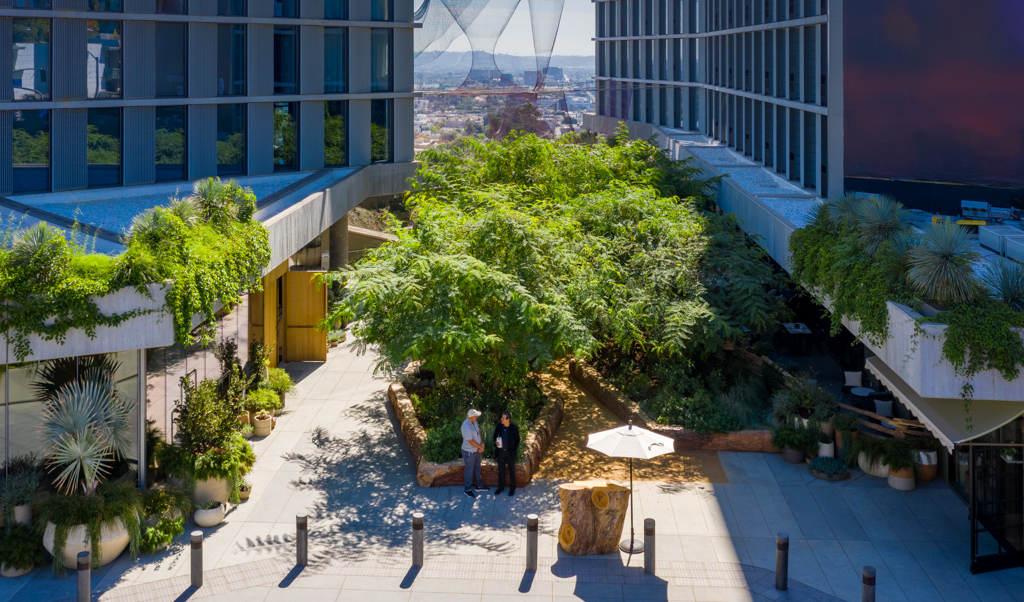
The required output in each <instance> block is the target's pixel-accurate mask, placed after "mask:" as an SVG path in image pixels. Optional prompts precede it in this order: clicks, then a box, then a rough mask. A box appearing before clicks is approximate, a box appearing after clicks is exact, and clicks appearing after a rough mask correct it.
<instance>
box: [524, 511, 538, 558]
mask: <svg viewBox="0 0 1024 602" xmlns="http://www.w3.org/2000/svg"><path fill="white" fill-rule="evenodd" d="M539 526H540V518H539V517H538V516H537V515H536V514H527V515H526V570H528V571H536V570H537V529H538V527H539Z"/></svg>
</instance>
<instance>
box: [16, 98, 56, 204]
mask: <svg viewBox="0 0 1024 602" xmlns="http://www.w3.org/2000/svg"><path fill="white" fill-rule="evenodd" d="M13 150H14V192H34V191H39V190H49V189H50V112H49V111H45V110H44V111H14V149H13Z"/></svg>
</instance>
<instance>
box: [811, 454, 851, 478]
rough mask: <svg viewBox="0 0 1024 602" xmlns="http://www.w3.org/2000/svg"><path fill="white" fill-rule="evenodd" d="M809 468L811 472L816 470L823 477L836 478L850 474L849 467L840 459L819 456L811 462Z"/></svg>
mask: <svg viewBox="0 0 1024 602" xmlns="http://www.w3.org/2000/svg"><path fill="white" fill-rule="evenodd" d="M808 466H809V467H810V468H811V470H816V471H818V472H820V473H821V474H823V475H827V476H830V477H834V476H837V475H841V474H846V473H848V472H849V467H848V466H847V465H846V462H843V461H842V460H840V459H839V458H826V457H824V456H818V457H817V458H814V459H812V460H811V462H810V464H808Z"/></svg>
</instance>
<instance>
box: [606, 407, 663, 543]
mask: <svg viewBox="0 0 1024 602" xmlns="http://www.w3.org/2000/svg"><path fill="white" fill-rule="evenodd" d="M675 443H676V442H675V440H673V439H669V438H668V437H665V436H664V435H659V434H657V433H652V432H651V431H649V430H647V429H642V428H640V427H638V426H633V421H632V420H630V421H629V424H628V425H626V426H620V427H618V428H614V429H611V430H607V431H601V432H599V433H591V434H590V435H588V436H587V447H589V448H590V449H593V450H596V451H599V452H601V453H602V454H604V455H606V456H611V457H613V458H629V539H628V540H626V539H624V540H622V542H621V543H619V549H620V550H622V551H623V552H628V553H630V554H639V553H641V552H643V551H644V544H643V542H640V541H636V539H634V538H633V458H637V459H640V460H650V459H651V458H655V457H657V456H661V455H664V454H670V453H672V452H673V451H674V450H675Z"/></svg>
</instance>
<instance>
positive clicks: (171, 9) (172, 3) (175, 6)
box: [156, 0, 208, 48]
mask: <svg viewBox="0 0 1024 602" xmlns="http://www.w3.org/2000/svg"><path fill="white" fill-rule="evenodd" d="M199 1H200V2H202V1H203V0H199ZM207 1H208V0H207ZM156 12H157V13H160V14H168V15H187V14H188V0H156ZM157 48H160V46H157Z"/></svg>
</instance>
